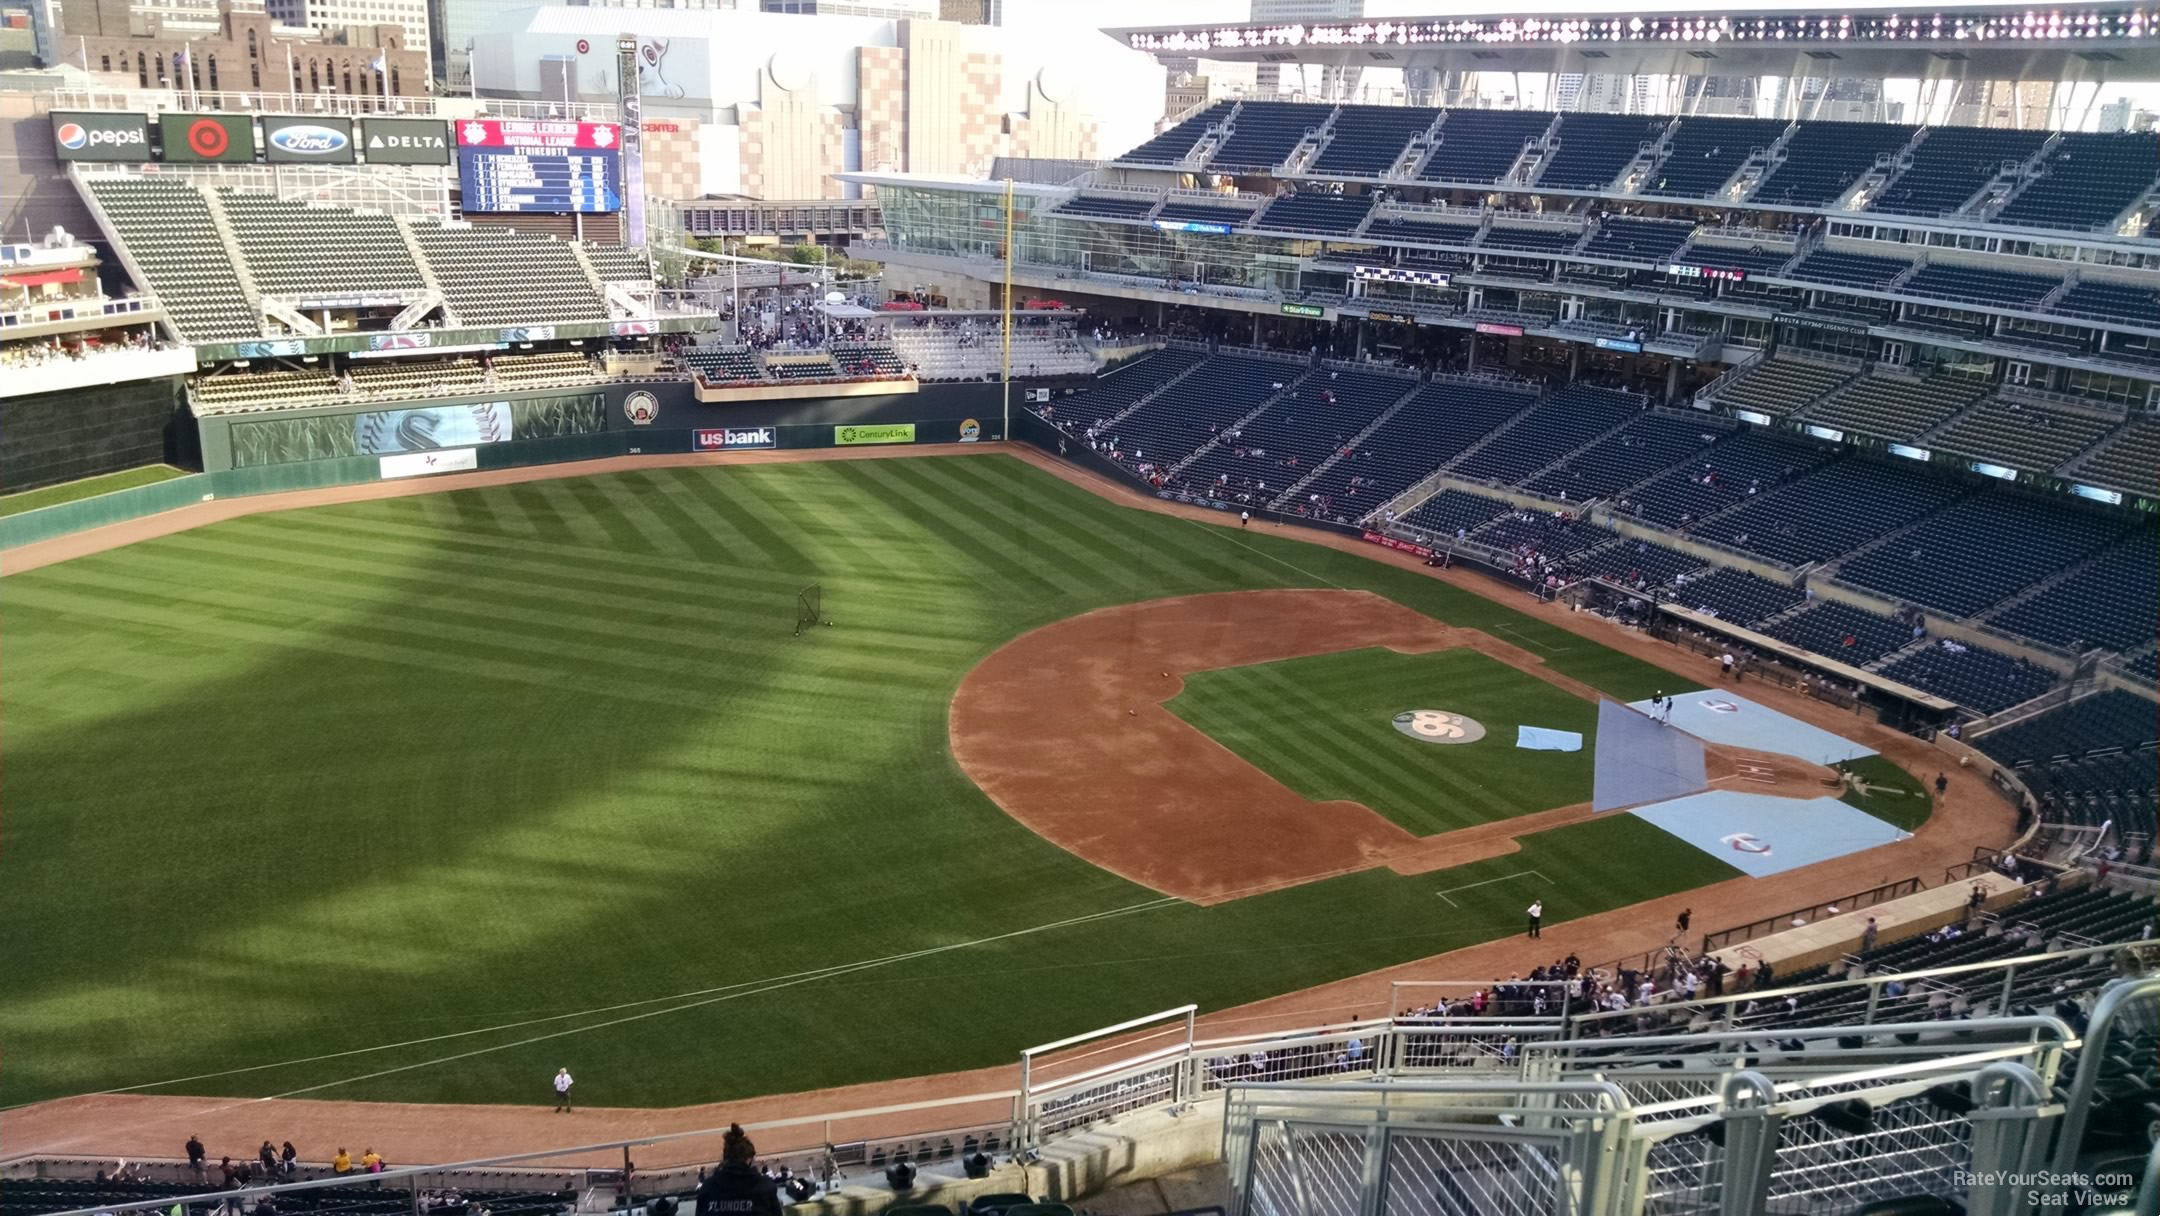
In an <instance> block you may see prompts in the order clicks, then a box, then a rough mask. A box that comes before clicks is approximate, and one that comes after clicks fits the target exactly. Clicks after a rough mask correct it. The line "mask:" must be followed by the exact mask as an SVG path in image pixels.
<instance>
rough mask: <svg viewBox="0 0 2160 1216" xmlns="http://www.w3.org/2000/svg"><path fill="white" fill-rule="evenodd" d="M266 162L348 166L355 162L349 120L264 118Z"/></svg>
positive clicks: (274, 116)
mask: <svg viewBox="0 0 2160 1216" xmlns="http://www.w3.org/2000/svg"><path fill="white" fill-rule="evenodd" d="M262 124H263V159H265V160H267V161H269V162H270V163H271V164H273V165H349V164H352V163H353V132H352V119H350V118H299V117H294V116H291V115H279V114H271V115H266V116H264V118H263V120H262Z"/></svg>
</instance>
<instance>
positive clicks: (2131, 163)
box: [1995, 131, 2160, 230]
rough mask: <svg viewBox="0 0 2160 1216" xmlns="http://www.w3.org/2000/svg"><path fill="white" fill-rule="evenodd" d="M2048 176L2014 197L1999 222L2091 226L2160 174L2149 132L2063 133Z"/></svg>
mask: <svg viewBox="0 0 2160 1216" xmlns="http://www.w3.org/2000/svg"><path fill="white" fill-rule="evenodd" d="M2045 168H2046V172H2045V175H2044V176H2042V177H2040V178H2039V179H2038V180H2036V181H2034V182H2032V183H2031V184H2030V185H2028V186H2026V187H2025V188H2024V189H2023V190H2020V191H2019V192H2018V193H2017V194H2015V195H2013V196H2012V197H2011V199H2010V202H2009V204H2008V205H2007V206H2005V207H2004V208H2003V209H2002V210H2001V211H1999V212H1997V213H1996V216H1995V219H1996V221H1997V222H1998V223H2003V224H2016V225H2020V226H2022V227H2028V228H2070V229H2077V230H2091V229H2095V228H2100V227H2103V226H2105V225H2107V224H2108V223H2110V222H2112V221H2113V220H2114V218H2115V217H2116V216H2118V215H2120V214H2122V212H2123V211H2124V209H2126V208H2128V207H2129V206H2130V204H2132V203H2134V202H2136V201H2137V200H2138V198H2139V197H2140V196H2142V195H2143V194H2144V193H2145V192H2146V191H2147V190H2149V189H2151V188H2152V184H2153V180H2154V178H2155V177H2160V150H2156V149H2155V148H2154V145H2153V140H2152V138H2151V137H2150V136H2149V135H2140V134H2134V133H2130V132H2123V133H2119V134H2111V135H2098V134H2092V133H2089V132H2078V131H2071V132H2065V133H2064V134H2063V136H2062V137H2061V139H2060V140H2059V141H2058V142H2057V143H2056V145H2055V146H2054V147H2053V148H2051V149H2049V151H2048V154H2047V159H2046V161H2045Z"/></svg>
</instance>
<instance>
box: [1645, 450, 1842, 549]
mask: <svg viewBox="0 0 2160 1216" xmlns="http://www.w3.org/2000/svg"><path fill="white" fill-rule="evenodd" d="M1828 455H1829V449H1827V448H1824V447H1821V446H1819V445H1817V444H1812V443H1805V442H1802V441H1800V440H1797V439H1788V438H1786V437H1784V436H1782V435H1779V434H1776V433H1773V432H1769V431H1754V430H1743V431H1741V432H1739V433H1738V434H1737V435H1735V436H1734V437H1733V438H1731V439H1728V440H1726V441H1725V442H1723V443H1720V444H1718V445H1717V446H1716V447H1713V448H1711V449H1710V450H1709V451H1707V452H1702V453H1698V454H1697V455H1696V456H1694V457H1692V458H1690V459H1689V461H1688V463H1687V464H1685V465H1682V466H1681V467H1679V468H1677V469H1674V470H1672V471H1671V472H1669V473H1666V474H1665V475H1664V476H1662V477H1660V478H1658V479H1657V480H1656V481H1653V482H1650V483H1648V484H1646V485H1643V486H1640V487H1638V488H1636V489H1634V490H1632V491H1630V492H1629V493H1628V495H1627V496H1626V499H1625V500H1624V501H1625V502H1627V503H1628V507H1627V509H1630V510H1633V511H1634V512H1635V514H1637V515H1638V516H1639V517H1640V518H1642V519H1643V520H1644V521H1645V522H1648V523H1653V524H1657V525H1659V526H1660V527H1666V528H1686V527H1689V526H1691V525H1693V524H1695V523H1698V522H1700V521H1701V520H1702V519H1704V518H1705V517H1707V516H1709V515H1711V514H1713V513H1715V512H1717V511H1720V510H1723V509H1724V508H1726V507H1730V506H1732V505H1733V504H1735V503H1738V502H1742V501H1744V500H1746V499H1748V498H1751V497H1754V496H1755V495H1757V494H1760V493H1762V492H1763V491H1764V490H1769V489H1774V488H1776V487H1777V486H1778V485H1780V484H1782V483H1783V482H1787V481H1790V480H1792V479H1793V478H1794V477H1797V476H1799V475H1800V474H1802V473H1805V472H1806V471H1807V470H1809V469H1812V468H1814V467H1815V466H1816V465H1817V464H1818V463H1820V462H1821V461H1822V460H1824V459H1825V458H1826V457H1827V456H1828Z"/></svg>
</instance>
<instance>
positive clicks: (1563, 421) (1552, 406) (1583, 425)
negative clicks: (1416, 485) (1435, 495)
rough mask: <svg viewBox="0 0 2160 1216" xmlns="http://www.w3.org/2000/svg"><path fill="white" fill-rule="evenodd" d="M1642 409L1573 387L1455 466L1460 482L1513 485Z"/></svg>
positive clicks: (1638, 403)
mask: <svg viewBox="0 0 2160 1216" xmlns="http://www.w3.org/2000/svg"><path fill="white" fill-rule="evenodd" d="M1642 408H1643V399H1642V398H1640V397H1637V396H1635V395H1634V394H1632V393H1621V392H1615V391H1613V390H1611V389H1603V388H1592V387H1590V386H1588V385H1582V384H1576V385H1570V386H1568V387H1567V388H1564V389H1562V390H1560V391H1559V392H1558V393H1556V394H1554V395H1553V396H1552V398H1551V399H1549V400H1547V401H1546V402H1545V403H1544V404H1542V405H1540V406H1538V407H1537V408H1536V409H1534V410H1532V411H1530V413H1529V414H1527V415H1525V416H1524V417H1523V418H1522V420H1521V421H1519V422H1517V423H1516V424H1515V425H1514V426H1512V427H1510V428H1508V429H1507V430H1506V431H1504V432H1502V433H1501V434H1499V435H1497V436H1495V437H1494V438H1493V440H1492V442H1490V443H1488V444H1486V445H1485V446H1484V447H1482V448H1479V449H1478V450H1477V451H1476V452H1473V453H1471V455H1470V456H1469V457H1468V458H1466V459H1464V460H1463V461H1462V462H1461V463H1460V464H1458V465H1456V466H1455V471H1456V472H1457V473H1460V474H1461V475H1463V476H1464V477H1475V478H1482V479H1489V480H1493V481H1498V482H1501V483H1503V484H1511V483H1513V482H1516V481H1519V480H1521V479H1522V478H1524V477H1528V476H1529V475H1530V474H1532V473H1535V472H1536V471H1537V470H1539V469H1541V468H1543V467H1544V466H1546V465H1548V464H1551V463H1552V462H1553V461H1554V460H1556V459H1558V458H1559V457H1561V456H1563V455H1565V454H1567V452H1568V451H1570V450H1571V449H1573V448H1577V447H1580V446H1582V445H1583V444H1584V443H1587V442H1589V441H1590V440H1591V439H1592V438H1594V437H1596V436H1597V435H1598V434H1599V433H1600V432H1602V431H1607V430H1610V429H1612V428H1613V427H1616V426H1618V425H1620V424H1621V423H1623V422H1625V421H1627V420H1628V419H1629V418H1631V417H1633V416H1634V415H1635V414H1637V413H1640V412H1641V410H1642Z"/></svg>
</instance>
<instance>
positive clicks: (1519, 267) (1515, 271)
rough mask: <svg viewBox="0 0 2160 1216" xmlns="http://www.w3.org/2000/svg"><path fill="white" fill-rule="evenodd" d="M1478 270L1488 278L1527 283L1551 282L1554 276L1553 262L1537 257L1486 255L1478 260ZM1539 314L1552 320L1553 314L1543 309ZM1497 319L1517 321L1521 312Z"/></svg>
mask: <svg viewBox="0 0 2160 1216" xmlns="http://www.w3.org/2000/svg"><path fill="white" fill-rule="evenodd" d="M1477 272H1478V273H1479V274H1481V275H1483V276H1485V277H1486V278H1488V279H1517V280H1520V281H1522V282H1525V283H1550V282H1552V278H1553V264H1552V263H1551V262H1545V261H1539V260H1537V259H1535V258H1502V257H1485V258H1481V259H1479V260H1478V268H1477ZM1538 315H1539V316H1541V317H1543V318H1544V319H1546V320H1550V319H1551V315H1552V314H1551V313H1549V312H1544V311H1542V310H1541V311H1540V313H1539V314H1538ZM1497 319H1499V320H1506V321H1516V320H1520V319H1521V318H1520V315H1519V314H1515V313H1512V312H1511V313H1509V315H1507V316H1505V317H1501V318H1497Z"/></svg>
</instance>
